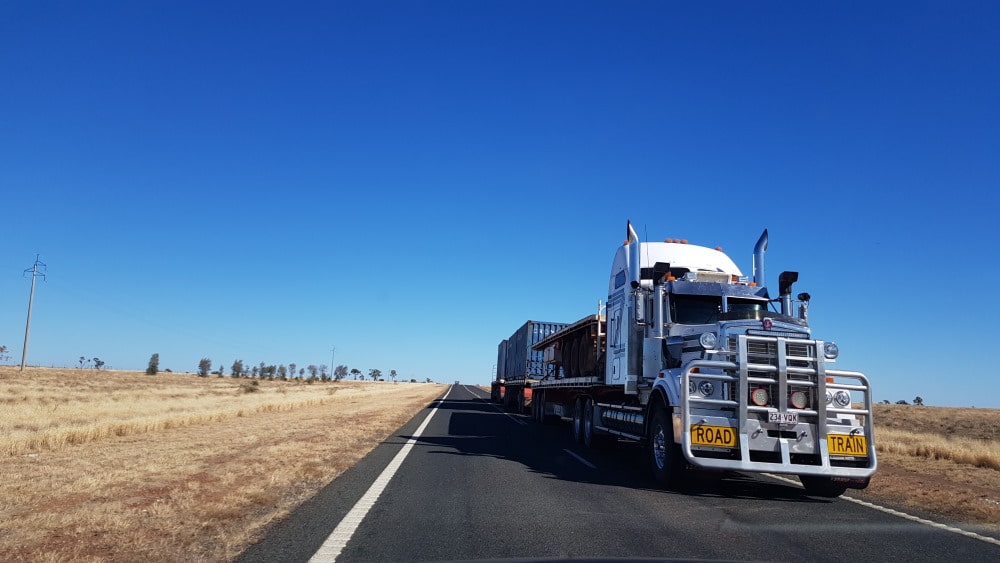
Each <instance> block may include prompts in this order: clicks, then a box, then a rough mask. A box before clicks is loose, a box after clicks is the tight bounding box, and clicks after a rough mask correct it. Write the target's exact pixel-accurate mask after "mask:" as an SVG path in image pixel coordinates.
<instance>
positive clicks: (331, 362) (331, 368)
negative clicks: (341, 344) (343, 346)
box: [330, 346, 337, 379]
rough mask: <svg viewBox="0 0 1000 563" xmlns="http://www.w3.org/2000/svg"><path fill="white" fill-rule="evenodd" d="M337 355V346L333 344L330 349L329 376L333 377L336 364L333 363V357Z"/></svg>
mask: <svg viewBox="0 0 1000 563" xmlns="http://www.w3.org/2000/svg"><path fill="white" fill-rule="evenodd" d="M336 357H337V347H336V346H334V347H332V348H331V349H330V378H331V379H332V378H333V370H335V369H337V366H336V365H335V364H334V363H333V361H334V358H336Z"/></svg>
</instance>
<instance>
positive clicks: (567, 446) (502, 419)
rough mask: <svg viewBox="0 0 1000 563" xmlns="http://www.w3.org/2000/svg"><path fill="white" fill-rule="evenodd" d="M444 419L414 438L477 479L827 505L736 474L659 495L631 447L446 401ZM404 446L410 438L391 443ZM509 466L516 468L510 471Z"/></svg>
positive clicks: (474, 402)
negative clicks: (589, 442)
mask: <svg viewBox="0 0 1000 563" xmlns="http://www.w3.org/2000/svg"><path fill="white" fill-rule="evenodd" d="M438 410H439V411H443V412H439V413H438V415H437V416H447V417H448V427H447V428H448V430H447V435H440V434H439V435H432V434H430V433H427V434H425V435H423V436H420V437H418V438H416V444H417V445H418V446H420V447H427V448H431V449H429V450H427V453H430V454H434V455H452V456H473V457H480V458H483V459H484V461H483V463H490V464H495V467H489V468H485V469H484V470H483V471H484V472H487V473H491V474H495V475H498V476H507V477H509V476H510V475H512V474H513V472H517V471H528V472H531V473H535V474H540V475H543V476H545V477H546V478H549V479H558V480H562V481H568V482H577V483H589V484H596V485H603V486H612V487H626V488H630V489H635V490H643V491H650V492H656V493H659V494H663V495H665V496H669V495H685V496H699V497H725V498H738V499H753V500H760V501H769V502H793V503H817V504H828V503H829V502H831V501H830V499H818V498H814V497H810V496H808V495H806V494H805V492H804V491H803V490H802V489H800V488H798V487H795V486H793V485H790V484H786V483H781V482H777V481H772V480H769V479H767V478H764V477H757V476H750V475H745V474H739V473H726V474H719V473H714V474H712V473H699V472H689V473H690V475H689V477H688V478H686V479H684V482H683V483H682V484H681V485H679V486H677V487H675V488H672V489H665V488H663V487H661V486H660V485H659V484H658V483H657V482H656V481H655V480H654V479H653V478H652V477H651V476H650V475H649V473H648V471H646V469H645V467H646V466H645V461H646V460H645V452H644V451H643V449H642V448H641V447H640V446H639V445H638V444H635V443H633V442H628V441H625V440H620V441H615V442H614V443H610V442H606V443H604V444H602V445H601V447H599V448H596V449H587V448H585V447H584V446H582V445H579V444H575V443H574V442H573V440H572V433H571V427H570V425H569V423H567V422H554V423H547V424H540V423H538V422H535V421H533V420H531V418H530V417H527V416H523V415H514V414H511V413H507V412H504V411H502V410H501V409H500V408H499V407H497V406H496V405H494V404H492V403H490V402H489V401H488V400H484V399H466V400H461V399H450V400H447V401H443V402H442V403H441V404H440V405H439V406H438ZM398 438H402V439H404V440H408V439H411V438H412V436H398ZM509 464H517V466H520V467H517V466H511V465H509Z"/></svg>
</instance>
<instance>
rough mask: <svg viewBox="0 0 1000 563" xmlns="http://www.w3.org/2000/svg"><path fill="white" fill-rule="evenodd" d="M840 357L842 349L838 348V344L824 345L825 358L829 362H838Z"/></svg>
mask: <svg viewBox="0 0 1000 563" xmlns="http://www.w3.org/2000/svg"><path fill="white" fill-rule="evenodd" d="M839 355H840V347H839V346H837V343H836V342H824V343H823V356H824V357H825V358H826V359H828V360H836V359H837V356H839Z"/></svg>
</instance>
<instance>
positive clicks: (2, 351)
mask: <svg viewBox="0 0 1000 563" xmlns="http://www.w3.org/2000/svg"><path fill="white" fill-rule="evenodd" d="M8 352H9V350H7V347H6V346H0V362H6V361H7V360H9V359H10V354H9V353H8Z"/></svg>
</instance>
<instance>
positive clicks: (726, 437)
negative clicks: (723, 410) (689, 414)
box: [691, 424, 736, 448]
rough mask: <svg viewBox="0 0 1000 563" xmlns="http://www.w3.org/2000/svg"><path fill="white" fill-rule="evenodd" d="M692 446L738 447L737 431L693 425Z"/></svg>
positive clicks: (723, 427)
mask: <svg viewBox="0 0 1000 563" xmlns="http://www.w3.org/2000/svg"><path fill="white" fill-rule="evenodd" d="M691 444H692V445H694V446H715V447H717V448H735V447H736V429H735V428H731V427H729V426H708V425H707V424H692V425H691Z"/></svg>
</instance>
